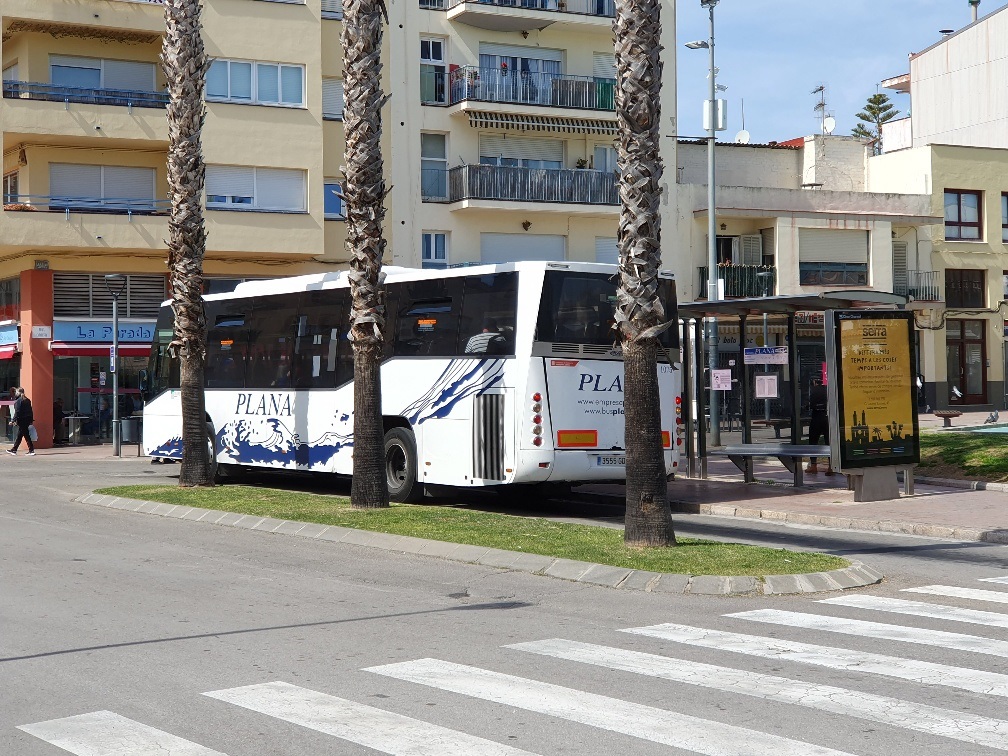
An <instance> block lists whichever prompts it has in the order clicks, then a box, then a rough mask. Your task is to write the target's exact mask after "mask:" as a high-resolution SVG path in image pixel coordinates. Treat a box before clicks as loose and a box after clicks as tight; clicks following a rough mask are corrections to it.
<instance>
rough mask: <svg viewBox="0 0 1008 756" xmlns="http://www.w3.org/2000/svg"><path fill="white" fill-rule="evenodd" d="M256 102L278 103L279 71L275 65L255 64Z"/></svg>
mask: <svg viewBox="0 0 1008 756" xmlns="http://www.w3.org/2000/svg"><path fill="white" fill-rule="evenodd" d="M256 100H258V101H259V102H280V69H279V66H277V64H276V63H257V64H256Z"/></svg>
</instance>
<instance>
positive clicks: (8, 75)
mask: <svg viewBox="0 0 1008 756" xmlns="http://www.w3.org/2000/svg"><path fill="white" fill-rule="evenodd" d="M3 80H4V81H19V79H18V64H17V63H15V64H14V65H12V66H7V68H5V69H4V70H3Z"/></svg>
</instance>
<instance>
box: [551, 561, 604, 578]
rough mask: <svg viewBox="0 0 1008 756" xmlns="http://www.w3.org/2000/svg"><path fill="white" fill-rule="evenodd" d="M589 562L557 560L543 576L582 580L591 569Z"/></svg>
mask: <svg viewBox="0 0 1008 756" xmlns="http://www.w3.org/2000/svg"><path fill="white" fill-rule="evenodd" d="M592 566H593V565H592V564H590V563H589V562H575V561H574V560H572V559H557V560H556V561H555V562H553V564H551V565H550V566H549V567H547V568H546V569H545V570H544V571H543V575H549V576H550V577H555V578H561V579H562V580H580V579H581V576H582V575H584V574H585V573H586V572H587V571H588V570H589V569H591V568H592Z"/></svg>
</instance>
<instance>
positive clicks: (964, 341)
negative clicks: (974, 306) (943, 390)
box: [945, 320, 987, 404]
mask: <svg viewBox="0 0 1008 756" xmlns="http://www.w3.org/2000/svg"><path fill="white" fill-rule="evenodd" d="M986 325H987V321H986V320H948V321H946V323H945V360H946V369H947V375H948V400H949V403H950V404H983V403H985V402H986V401H987V370H986V364H987V338H986Z"/></svg>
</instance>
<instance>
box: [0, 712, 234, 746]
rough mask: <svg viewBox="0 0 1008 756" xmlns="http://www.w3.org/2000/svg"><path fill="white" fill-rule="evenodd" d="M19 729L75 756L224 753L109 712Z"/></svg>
mask: <svg viewBox="0 0 1008 756" xmlns="http://www.w3.org/2000/svg"><path fill="white" fill-rule="evenodd" d="M18 729H19V730H24V731H25V732H27V733H28V734H29V735H34V736H35V737H36V738H39V739H40V740H44V741H45V742H47V743H50V744H52V745H54V746H56V747H57V748H62V749H63V750H64V751H69V752H70V753H74V754H77V756H226V754H223V753H221V752H220V751H214V750H213V749H211V748H207V747H205V746H201V745H199V744H198V743H193V742H192V741H190V740H185V739H183V738H180V737H177V736H175V735H172V734H171V733H169V732H164V731H163V730H157V729H155V728H153V727H148V726H147V725H145V724H141V723H140V722H134V721H133V720H132V719H127V718H126V717H121V716H119V715H118V714H115V713H114V712H111V711H95V712H91V713H90V714H81V715H79V716H76V717H66V718H64V719H50V720H49V721H47V722H36V723H35V724H28V725H21V726H20V727H18Z"/></svg>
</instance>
